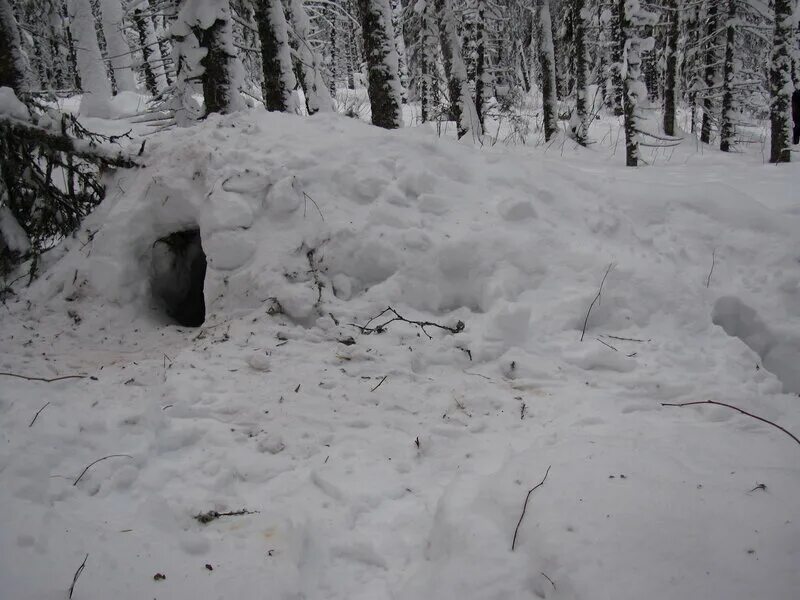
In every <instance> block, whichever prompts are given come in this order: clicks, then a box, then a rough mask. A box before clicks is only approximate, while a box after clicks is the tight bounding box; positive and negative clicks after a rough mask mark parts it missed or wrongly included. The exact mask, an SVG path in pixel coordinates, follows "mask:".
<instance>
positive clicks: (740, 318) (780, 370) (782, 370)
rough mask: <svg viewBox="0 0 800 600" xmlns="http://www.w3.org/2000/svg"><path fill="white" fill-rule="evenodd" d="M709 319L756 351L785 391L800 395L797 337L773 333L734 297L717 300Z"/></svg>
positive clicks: (754, 312)
mask: <svg viewBox="0 0 800 600" xmlns="http://www.w3.org/2000/svg"><path fill="white" fill-rule="evenodd" d="M711 320H712V322H713V323H714V325H719V326H720V327H722V329H724V330H725V333H727V334H728V335H730V336H732V337H738V338H739V339H740V340H742V341H743V342H744V343H745V344H747V346H749V347H750V349H751V350H752V351H753V352H755V353H756V354H758V355H759V356H760V357H761V364H762V366H763V367H764V368H765V369H766V370H767V371H769V372H770V373H772V374H773V375H775V376H776V377H777V378H778V379H779V380H780V381H781V383H782V384H783V391H784V392H787V393H792V392H793V393H795V394H800V339H792V338H791V337H789V336H786V335H780V334H777V333H775V332H773V331H772V330H771V329H770V328H769V327H768V326H767V324H766V323H764V321H762V320H761V318H760V317H759V316H758V314H757V313H756V311H755V310H754V309H752V308H750V307H749V306H747V305H746V304H745V303H744V302H742V301H741V300H739V299H738V298H734V297H733V296H725V297H723V298H720V299H719V300H717V301H716V303H715V304H714V310H713V311H712V313H711Z"/></svg>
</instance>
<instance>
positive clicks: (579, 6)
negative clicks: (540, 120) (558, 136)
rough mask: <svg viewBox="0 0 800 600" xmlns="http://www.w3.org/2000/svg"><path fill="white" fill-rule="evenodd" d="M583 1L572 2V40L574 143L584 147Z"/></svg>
mask: <svg viewBox="0 0 800 600" xmlns="http://www.w3.org/2000/svg"><path fill="white" fill-rule="evenodd" d="M583 7H584V0H572V11H573V19H574V25H573V38H574V41H575V70H576V74H575V116H576V122H575V125H574V132H575V141H577V142H578V143H579V144H580V145H581V146H585V145H586V142H587V135H588V129H589V123H588V120H589V107H588V103H589V101H588V98H587V90H586V80H587V75H588V73H587V72H588V64H587V59H586V23H585V21H584V18H583Z"/></svg>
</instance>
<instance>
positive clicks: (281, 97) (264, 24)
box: [256, 0, 298, 113]
mask: <svg viewBox="0 0 800 600" xmlns="http://www.w3.org/2000/svg"><path fill="white" fill-rule="evenodd" d="M256 23H257V25H258V37H259V39H260V40H261V66H262V68H263V69H264V81H263V83H262V95H263V98H264V106H266V107H267V110H272V111H279V112H291V113H294V112H297V110H298V106H297V99H296V94H295V93H294V89H295V87H296V86H297V79H296V78H295V75H294V71H293V70H292V56H291V48H290V47H289V29H288V25H287V24H286V15H285V14H284V12H283V5H282V4H281V1H280V0H256Z"/></svg>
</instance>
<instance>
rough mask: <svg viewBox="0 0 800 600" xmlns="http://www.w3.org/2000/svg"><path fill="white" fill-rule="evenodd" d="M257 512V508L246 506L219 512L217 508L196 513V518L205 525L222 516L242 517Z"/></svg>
mask: <svg viewBox="0 0 800 600" xmlns="http://www.w3.org/2000/svg"><path fill="white" fill-rule="evenodd" d="M257 512H258V511H257V510H247V509H246V508H243V509H242V510H234V511H230V512H217V511H216V510H210V511H208V512H204V513H200V514H198V515H195V516H194V518H195V519H196V520H197V521H199V522H200V523H202V524H203V525H205V524H207V523H211V521H216V520H217V519H219V518H220V517H241V516H242V515H253V514H256V513H257Z"/></svg>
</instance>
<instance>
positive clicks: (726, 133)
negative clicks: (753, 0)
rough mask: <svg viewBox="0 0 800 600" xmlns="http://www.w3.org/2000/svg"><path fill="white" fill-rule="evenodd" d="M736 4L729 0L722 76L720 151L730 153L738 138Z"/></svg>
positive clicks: (735, 0) (734, 0)
mask: <svg viewBox="0 0 800 600" xmlns="http://www.w3.org/2000/svg"><path fill="white" fill-rule="evenodd" d="M736 2H737V0H728V22H727V24H726V29H725V65H724V67H723V75H722V125H721V127H720V136H719V139H720V141H719V149H720V150H722V151H723V152H730V151H731V150H732V149H733V144H734V142H735V138H736V126H735V124H734V119H735V118H736V112H737V111H736V106H735V103H736V97H735V96H734V90H733V85H734V80H735V78H736V65H735V63H734V60H735V44H736V24H735V22H734V21H735V19H736Z"/></svg>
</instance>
